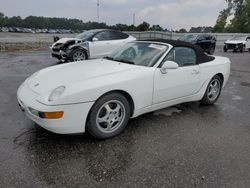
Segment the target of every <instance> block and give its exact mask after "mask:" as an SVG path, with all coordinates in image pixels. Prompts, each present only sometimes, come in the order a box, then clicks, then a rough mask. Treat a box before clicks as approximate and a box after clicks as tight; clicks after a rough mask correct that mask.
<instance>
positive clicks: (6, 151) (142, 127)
mask: <svg viewBox="0 0 250 188" xmlns="http://www.w3.org/2000/svg"><path fill="white" fill-rule="evenodd" d="M216 55H222V56H227V57H229V58H230V59H231V61H232V72H231V77H230V79H229V82H228V84H227V86H226V88H225V89H224V91H223V92H222V95H221V97H220V99H219V100H218V102H217V103H216V105H214V106H203V105H200V104H199V103H198V102H192V103H186V104H182V105H178V106H174V107H170V108H166V109H164V110H160V111H157V112H153V113H149V114H146V115H142V116H140V117H138V118H135V119H132V120H130V122H129V124H128V127H127V128H126V129H125V131H124V132H123V133H122V134H121V135H119V136H117V137H115V138H112V139H109V140H105V141H98V140H95V139H93V138H92V137H91V136H90V135H88V134H84V135H57V134H53V133H50V132H48V131H46V130H44V129H42V128H40V127H39V126H38V125H36V124H34V123H33V122H32V121H30V120H29V119H28V118H26V117H25V116H24V114H23V113H22V112H21V111H20V109H19V107H18V104H17V100H16V91H17V88H18V86H19V85H20V84H21V83H22V82H23V81H24V80H25V78H26V77H28V76H29V75H31V74H32V73H33V72H35V71H37V70H39V69H42V68H45V67H48V66H52V65H56V64H57V62H56V60H55V59H53V58H51V57H50V53H49V52H47V51H38V52H5V53H0V98H1V100H0V133H1V135H0V140H1V142H0V143H1V144H0V187H232V188H235V187H238V188H240V187H249V186H250V173H249V171H250V157H249V156H250V144H249V143H250V117H249V114H250V52H245V53H243V54H241V53H232V52H229V53H224V52H222V49H221V48H220V49H217V51H216ZM51 81H52V82H53V80H51Z"/></svg>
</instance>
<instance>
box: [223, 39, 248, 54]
mask: <svg viewBox="0 0 250 188" xmlns="http://www.w3.org/2000/svg"><path fill="white" fill-rule="evenodd" d="M249 42H250V36H234V37H233V38H231V39H230V40H227V41H225V42H224V52H227V51H228V50H233V51H234V52H237V51H240V52H241V53H242V52H244V51H245V50H246V49H248V50H249V51H250V47H249Z"/></svg>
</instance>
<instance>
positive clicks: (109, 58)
mask: <svg viewBox="0 0 250 188" xmlns="http://www.w3.org/2000/svg"><path fill="white" fill-rule="evenodd" d="M103 58H104V59H108V60H112V61H114V58H113V57H110V56H105V57H103Z"/></svg>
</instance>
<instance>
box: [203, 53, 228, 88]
mask: <svg viewBox="0 0 250 188" xmlns="http://www.w3.org/2000/svg"><path fill="white" fill-rule="evenodd" d="M214 57H215V59H214V60H213V61H211V62H207V63H202V64H200V71H201V74H202V79H203V80H204V81H205V82H209V81H210V80H211V78H212V77H213V76H215V75H216V74H219V73H220V74H222V75H223V80H224V81H223V87H224V86H225V85H226V83H227V81H228V78H229V75H230V69H231V61H230V59H229V58H227V57H220V56H214Z"/></svg>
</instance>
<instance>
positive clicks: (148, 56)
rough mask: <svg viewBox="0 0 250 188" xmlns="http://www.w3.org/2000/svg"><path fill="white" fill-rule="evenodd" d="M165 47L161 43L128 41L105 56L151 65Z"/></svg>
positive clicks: (116, 59) (124, 61)
mask: <svg viewBox="0 0 250 188" xmlns="http://www.w3.org/2000/svg"><path fill="white" fill-rule="evenodd" d="M167 49H168V46H166V45H163V44H156V43H150V42H130V43H127V44H125V45H124V46H123V47H121V48H120V49H118V50H116V51H115V52H114V53H113V54H112V55H110V56H109V57H106V58H107V59H111V60H114V61H119V62H123V63H129V64H135V65H140V66H147V67H151V66H153V65H154V64H155V63H156V61H157V60H158V59H159V58H160V57H161V56H162V55H163V53H164V52H166V50H167Z"/></svg>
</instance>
